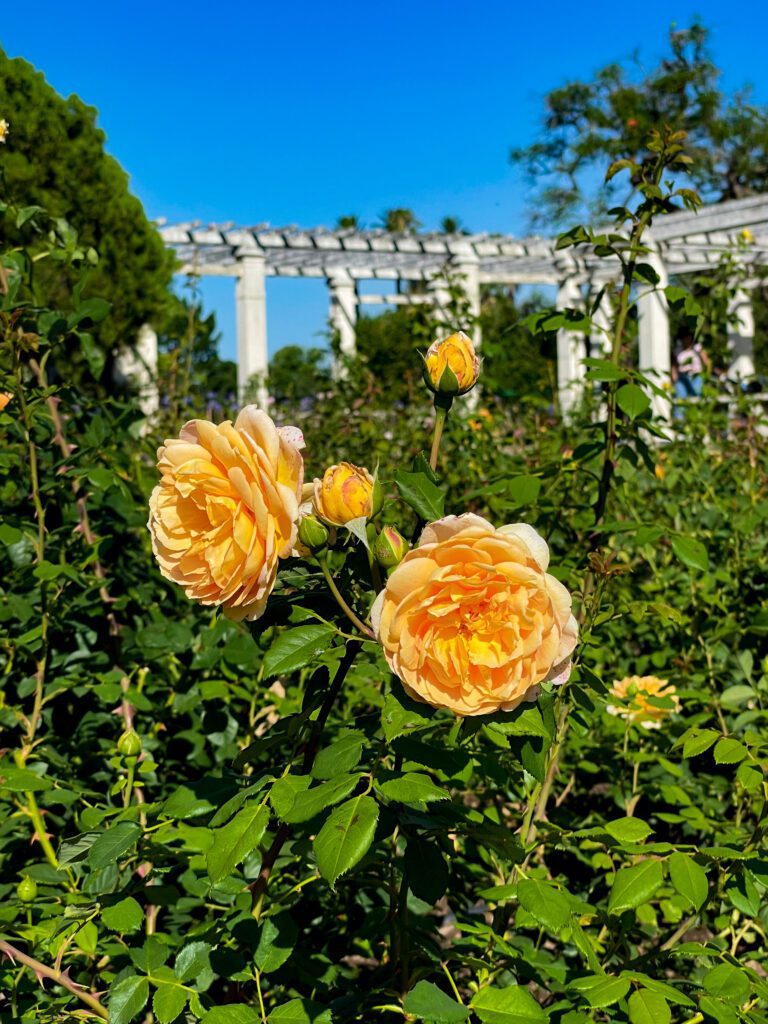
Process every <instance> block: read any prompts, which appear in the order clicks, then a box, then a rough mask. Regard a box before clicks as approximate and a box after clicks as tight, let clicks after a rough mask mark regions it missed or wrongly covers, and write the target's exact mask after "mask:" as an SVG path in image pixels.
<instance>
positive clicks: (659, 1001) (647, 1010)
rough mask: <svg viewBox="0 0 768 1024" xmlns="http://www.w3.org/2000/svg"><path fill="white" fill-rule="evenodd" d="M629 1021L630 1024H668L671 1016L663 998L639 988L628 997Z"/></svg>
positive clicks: (648, 990)
mask: <svg viewBox="0 0 768 1024" xmlns="http://www.w3.org/2000/svg"><path fill="white" fill-rule="evenodd" d="M628 1006H629V1019H630V1021H631V1022H632V1024H670V1021H671V1020H672V1014H671V1012H670V1009H669V1006H668V1005H667V1001H666V999H665V998H664V996H661V995H659V993H658V992H651V991H650V989H647V988H641V989H638V990H637V992H633V993H632V995H631V996H630V997H629V1001H628Z"/></svg>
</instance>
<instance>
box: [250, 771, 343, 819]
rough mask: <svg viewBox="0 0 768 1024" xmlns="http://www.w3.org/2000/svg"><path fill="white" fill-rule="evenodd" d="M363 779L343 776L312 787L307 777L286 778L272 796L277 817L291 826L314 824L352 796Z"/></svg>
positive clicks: (272, 791) (280, 782)
mask: <svg viewBox="0 0 768 1024" xmlns="http://www.w3.org/2000/svg"><path fill="white" fill-rule="evenodd" d="M361 778H362V775H361V774H360V773H359V772H358V773H356V774H354V775H340V776H339V777H338V778H335V779H329V780H328V781H327V782H321V783H320V784H319V785H317V786H312V787H309V785H308V784H309V783H310V782H311V779H310V778H309V777H308V776H306V775H304V776H302V775H286V776H284V777H283V778H282V779H278V780H277V782H276V783H275V784H274V786H273V787H272V790H271V793H270V803H271V804H272V807H273V808H274V811H275V814H277V816H278V817H279V818H280V819H281V821H284V822H286V823H287V824H289V825H295V824H298V823H299V822H302V821H310V820H311V819H312V818H314V817H315V816H316V815H318V814H320V813H321V812H322V811H324V810H326V809H327V808H328V807H333V805H334V804H337V803H339V801H341V800H343V799H344V798H345V797H347V796H349V794H350V793H351V792H352V790H353V789H354V788H355V786H356V785H357V784H358V782H359V781H360V779H361Z"/></svg>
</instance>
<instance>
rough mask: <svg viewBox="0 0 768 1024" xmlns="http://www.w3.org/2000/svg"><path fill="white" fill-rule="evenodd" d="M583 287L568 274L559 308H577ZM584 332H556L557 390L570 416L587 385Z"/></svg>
mask: <svg viewBox="0 0 768 1024" xmlns="http://www.w3.org/2000/svg"><path fill="white" fill-rule="evenodd" d="M580 305H581V289H580V288H579V284H578V281H577V280H576V278H575V277H573V276H572V275H571V276H569V277H566V278H565V279H564V280H563V281H562V282H561V284H560V287H559V288H558V290H557V309H558V310H562V309H578V308H579V307H580ZM585 347H586V346H585V339H584V334H582V333H581V332H580V331H569V330H568V329H567V328H561V329H560V330H559V331H558V332H557V392H558V396H559V400H560V412H561V413H562V415H563V417H564V418H566V419H567V418H568V416H569V415H570V413H571V412H572V411H573V409H574V408H575V406H576V405H577V404H578V403H579V401H580V400H581V396H582V394H583V388H584V373H585V367H584V363H583V359H584V356H585V355H586V352H585Z"/></svg>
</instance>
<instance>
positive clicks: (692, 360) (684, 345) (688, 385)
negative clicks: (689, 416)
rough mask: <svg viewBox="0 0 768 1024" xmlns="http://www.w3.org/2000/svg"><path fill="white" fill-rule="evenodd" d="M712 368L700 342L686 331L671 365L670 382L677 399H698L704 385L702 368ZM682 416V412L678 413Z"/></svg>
mask: <svg viewBox="0 0 768 1024" xmlns="http://www.w3.org/2000/svg"><path fill="white" fill-rule="evenodd" d="M711 366H712V363H711V361H710V358H709V356H708V355H707V353H706V352H705V351H704V348H703V346H702V344H701V342H700V341H695V340H694V337H693V334H692V333H691V332H690V331H687V332H686V333H685V334H684V335H683V336H682V337H681V339H680V347H679V349H678V350H677V353H676V354H675V358H674V361H673V363H672V382H673V384H674V385H675V396H676V397H677V398H698V397H699V395H700V394H701V390H702V387H703V384H704V376H703V374H704V368H705V367H706V368H707V370H709V369H710V368H711ZM680 415H682V410H681V412H680Z"/></svg>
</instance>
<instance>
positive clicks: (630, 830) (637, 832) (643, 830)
mask: <svg viewBox="0 0 768 1024" xmlns="http://www.w3.org/2000/svg"><path fill="white" fill-rule="evenodd" d="M605 831H606V832H607V833H608V835H609V836H610V837H611V838H612V839H615V840H616V842H617V843H642V841H643V840H644V839H647V838H648V836H649V835H650V834H651V833H652V832H653V829H652V828H651V826H650V825H649V824H648V823H647V822H645V821H642V819H640V818H616V820H615V821H609V822H607V823H606V826H605Z"/></svg>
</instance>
